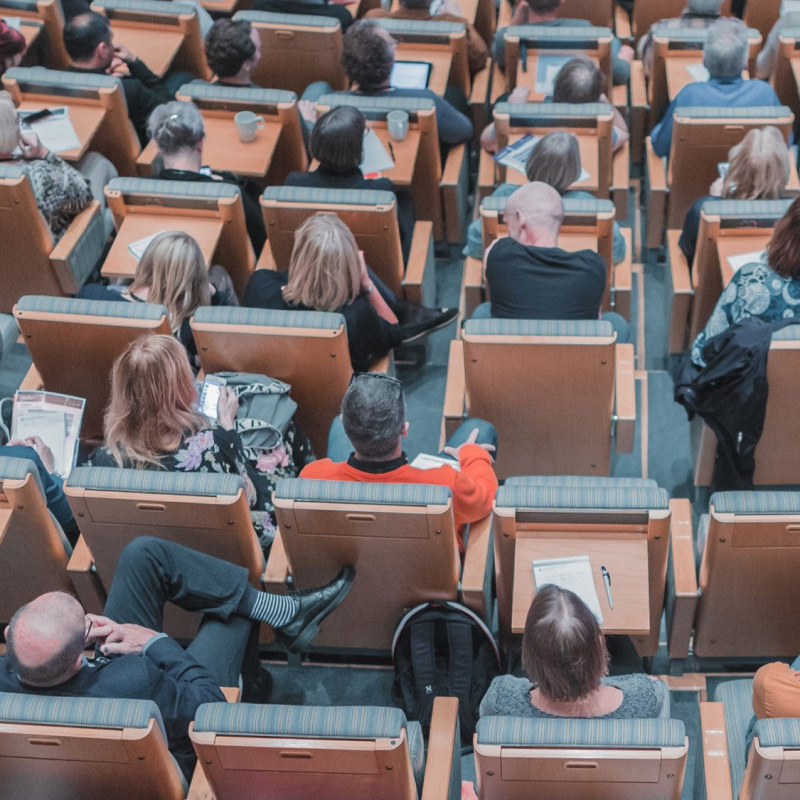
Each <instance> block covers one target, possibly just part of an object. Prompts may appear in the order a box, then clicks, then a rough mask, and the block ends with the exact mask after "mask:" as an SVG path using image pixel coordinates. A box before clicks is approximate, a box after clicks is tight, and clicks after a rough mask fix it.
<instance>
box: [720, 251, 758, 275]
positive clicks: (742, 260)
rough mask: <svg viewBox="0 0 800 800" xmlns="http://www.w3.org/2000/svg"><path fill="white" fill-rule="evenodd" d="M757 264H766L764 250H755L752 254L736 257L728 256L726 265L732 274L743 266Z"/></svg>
mask: <svg viewBox="0 0 800 800" xmlns="http://www.w3.org/2000/svg"><path fill="white" fill-rule="evenodd" d="M759 262H760V263H762V264H766V263H767V251H766V250H756V251H755V252H752V253H742V254H741V255H738V256H728V264H730V266H731V269H732V270H733V271H734V272H738V271H739V270H740V269H741V268H742V267H743V266H744V265H745V264H758V263H759Z"/></svg>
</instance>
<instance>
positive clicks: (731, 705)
mask: <svg viewBox="0 0 800 800" xmlns="http://www.w3.org/2000/svg"><path fill="white" fill-rule="evenodd" d="M714 700H715V701H716V702H718V703H722V705H723V706H724V709H725V737H726V740H727V743H728V762H729V764H730V768H731V784H732V785H733V795H734V797H738V796H739V789H740V787H741V785H742V779H743V778H744V771H745V766H746V756H747V730H748V728H749V727H750V722H751V720H752V719H753V716H754V714H753V681H752V680H743V681H725V683H721V684H720V685H719V686H718V687H717V690H716V692H714Z"/></svg>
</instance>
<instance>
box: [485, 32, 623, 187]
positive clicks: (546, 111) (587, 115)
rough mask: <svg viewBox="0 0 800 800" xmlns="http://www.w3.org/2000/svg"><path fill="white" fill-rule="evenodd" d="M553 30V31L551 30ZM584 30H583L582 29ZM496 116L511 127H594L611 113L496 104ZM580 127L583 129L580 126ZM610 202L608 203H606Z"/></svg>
mask: <svg viewBox="0 0 800 800" xmlns="http://www.w3.org/2000/svg"><path fill="white" fill-rule="evenodd" d="M553 30H554V29H553ZM582 30H585V29H582ZM494 109H495V113H496V114H497V115H506V114H507V115H508V116H509V117H511V119H512V125H515V126H521V125H524V124H525V121H526V120H529V121H530V123H531V124H535V125H543V126H551V125H552V126H553V127H555V126H556V125H558V124H559V122H562V123H566V122H567V121H569V120H586V121H587V122H588V123H590V124H589V125H588V126H587V127H596V122H595V120H596V119H597V117H603V116H606V115H608V114H610V113H612V112H613V110H614V109H613V108H612V107H611V106H610V105H609V104H608V103H507V102H506V103H497V104H496V105H495V107H494ZM580 127H584V126H583V125H581V126H580ZM608 202H610V201H608Z"/></svg>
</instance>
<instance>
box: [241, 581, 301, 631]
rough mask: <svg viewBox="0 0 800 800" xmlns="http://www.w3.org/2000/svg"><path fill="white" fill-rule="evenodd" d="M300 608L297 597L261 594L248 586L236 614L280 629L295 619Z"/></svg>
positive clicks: (269, 593) (268, 593)
mask: <svg viewBox="0 0 800 800" xmlns="http://www.w3.org/2000/svg"><path fill="white" fill-rule="evenodd" d="M299 608H300V603H299V601H298V600H297V598H295V597H291V596H289V595H286V594H272V593H271V592H260V591H259V590H258V589H254V588H253V587H252V586H249V585H248V586H247V588H246V589H245V590H244V594H243V595H242V599H241V600H240V601H239V605H238V606H237V608H236V613H237V614H239V615H240V616H243V617H247V618H248V619H254V620H257V621H258V622H265V623H266V624H267V625H272V627H273V628H280V627H282V626H283V625H288V624H289V623H290V622H291V621H292V620H293V619H294V617H295V615H296V614H297V611H298V609H299Z"/></svg>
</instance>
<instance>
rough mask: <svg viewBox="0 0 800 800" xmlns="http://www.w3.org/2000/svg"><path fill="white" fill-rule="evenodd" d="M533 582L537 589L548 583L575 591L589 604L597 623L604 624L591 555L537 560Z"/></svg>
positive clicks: (534, 566) (534, 564)
mask: <svg viewBox="0 0 800 800" xmlns="http://www.w3.org/2000/svg"><path fill="white" fill-rule="evenodd" d="M533 584H534V586H535V587H536V589H537V590H538V589H541V588H542V587H543V586H547V585H548V584H554V585H555V586H558V587H560V588H561V589H568V590H569V591H570V592H574V593H575V594H576V595H578V597H580V599H581V600H583V602H584V603H586V605H587V606H589V610H590V611H591V612H592V614H594V616H595V619H596V620H597V624H598V625H602V624H603V612H602V611H601V610H600V601H599V600H598V598H597V589H595V585H594V576H593V575H592V563H591V561H589V556H571V557H568V558H542V559H539V560H536V561H534V562H533Z"/></svg>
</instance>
